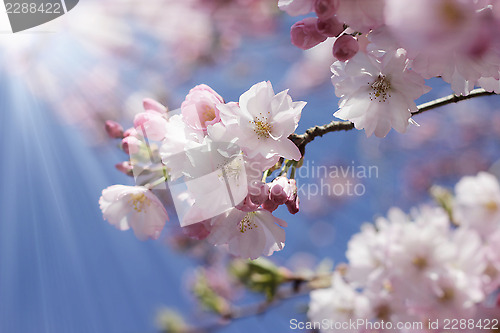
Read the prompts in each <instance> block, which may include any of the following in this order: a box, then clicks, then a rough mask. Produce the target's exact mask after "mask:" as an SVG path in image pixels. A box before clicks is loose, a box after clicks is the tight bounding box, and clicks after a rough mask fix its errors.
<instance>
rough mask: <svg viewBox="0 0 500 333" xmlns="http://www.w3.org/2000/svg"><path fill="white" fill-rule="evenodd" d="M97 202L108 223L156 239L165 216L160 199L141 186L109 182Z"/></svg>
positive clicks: (138, 236) (166, 215)
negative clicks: (111, 184) (108, 185)
mask: <svg viewBox="0 0 500 333" xmlns="http://www.w3.org/2000/svg"><path fill="white" fill-rule="evenodd" d="M99 206H100V208H101V210H102V214H103V217H104V219H105V220H108V222H109V223H110V224H111V225H113V226H115V227H116V228H117V229H119V230H128V229H130V228H132V229H133V230H134V233H135V235H136V236H137V238H139V239H141V240H144V239H147V238H152V239H158V238H159V237H160V233H161V231H162V229H163V227H164V225H165V222H166V221H167V220H168V214H167V211H166V210H165V208H164V207H163V204H162V203H161V201H160V200H159V199H158V197H156V195H154V194H153V193H152V192H151V191H150V190H148V189H147V188H146V187H144V186H125V185H113V186H110V187H108V188H107V189H105V190H103V191H102V196H101V198H100V199H99Z"/></svg>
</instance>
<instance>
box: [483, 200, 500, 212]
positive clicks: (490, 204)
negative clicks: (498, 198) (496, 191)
mask: <svg viewBox="0 0 500 333" xmlns="http://www.w3.org/2000/svg"><path fill="white" fill-rule="evenodd" d="M484 208H486V210H488V211H489V212H490V213H496V212H497V211H498V204H497V203H496V202H495V201H493V200H491V201H488V202H487V203H485V204H484Z"/></svg>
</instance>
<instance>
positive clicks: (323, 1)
mask: <svg viewBox="0 0 500 333" xmlns="http://www.w3.org/2000/svg"><path fill="white" fill-rule="evenodd" d="M338 4H339V3H338V0H316V1H315V2H314V11H315V12H316V15H318V17H319V18H320V19H322V20H324V19H329V18H330V17H332V16H333V15H335V13H336V12H337V7H338Z"/></svg>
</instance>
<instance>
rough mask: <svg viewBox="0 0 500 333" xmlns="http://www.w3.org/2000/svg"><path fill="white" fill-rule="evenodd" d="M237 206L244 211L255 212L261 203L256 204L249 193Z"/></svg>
mask: <svg viewBox="0 0 500 333" xmlns="http://www.w3.org/2000/svg"><path fill="white" fill-rule="evenodd" d="M236 208H237V209H239V210H241V211H243V212H254V211H256V210H257V208H259V205H258V204H255V203H254V202H253V201H252V200H251V199H250V195H247V196H246V197H245V199H243V201H242V202H240V203H239V204H238V205H237V206H236Z"/></svg>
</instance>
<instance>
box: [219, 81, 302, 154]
mask: <svg viewBox="0 0 500 333" xmlns="http://www.w3.org/2000/svg"><path fill="white" fill-rule="evenodd" d="M305 104H306V103H305V102H292V98H291V97H290V96H289V95H288V93H287V91H282V92H280V93H278V94H277V95H275V94H274V91H273V87H272V85H271V83H270V82H260V83H257V84H255V85H253V86H252V87H251V88H250V89H249V90H248V91H246V92H245V93H243V94H242V95H241V96H240V99H239V103H238V104H237V103H228V104H224V105H219V106H218V108H219V111H220V113H221V120H222V123H223V124H224V125H225V126H226V128H227V130H228V131H229V133H232V134H233V135H234V137H236V138H237V141H236V143H237V144H238V145H240V146H241V147H243V148H246V149H247V150H246V153H247V154H248V156H249V157H254V156H255V155H261V156H263V157H265V158H266V159H269V158H273V157H274V156H276V155H279V156H282V157H284V158H287V159H294V160H296V161H298V160H299V159H300V158H301V154H300V151H299V149H298V148H297V146H295V144H294V143H293V142H292V141H290V140H289V139H288V136H289V135H290V134H292V133H293V132H294V131H295V129H296V128H297V125H298V122H299V119H300V115H301V111H302V109H303V107H304V106H305Z"/></svg>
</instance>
